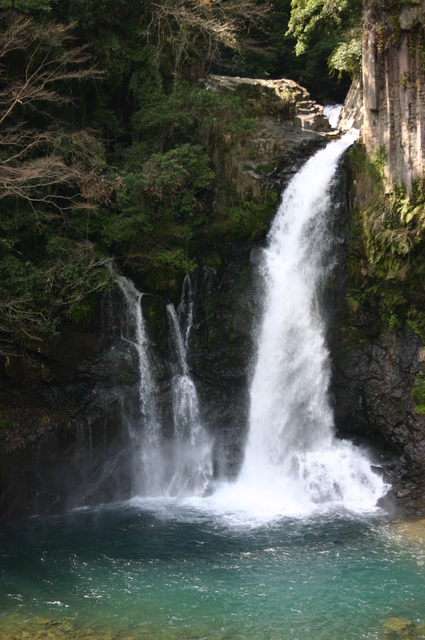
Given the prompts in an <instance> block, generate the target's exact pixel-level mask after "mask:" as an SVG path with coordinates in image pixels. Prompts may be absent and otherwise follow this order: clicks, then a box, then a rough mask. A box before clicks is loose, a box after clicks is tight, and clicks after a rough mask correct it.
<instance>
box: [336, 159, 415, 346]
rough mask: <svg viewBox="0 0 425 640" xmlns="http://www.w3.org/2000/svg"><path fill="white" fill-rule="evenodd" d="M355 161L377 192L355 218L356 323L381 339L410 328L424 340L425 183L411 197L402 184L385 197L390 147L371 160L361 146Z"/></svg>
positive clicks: (352, 296) (353, 306)
mask: <svg viewBox="0 0 425 640" xmlns="http://www.w3.org/2000/svg"><path fill="white" fill-rule="evenodd" d="M352 157H353V161H354V165H355V167H356V170H357V174H358V178H359V180H363V182H366V184H368V185H369V188H370V193H371V195H370V197H369V198H368V200H367V201H366V203H365V206H364V207H363V208H362V210H359V209H355V211H354V216H353V229H352V234H351V237H352V246H351V257H350V260H349V270H350V276H351V290H350V297H349V305H350V307H351V310H352V312H353V316H354V318H355V321H356V324H357V325H362V324H363V325H365V326H367V329H368V332H371V333H375V334H377V333H379V332H380V331H382V330H383V329H397V328H399V327H400V326H401V325H402V324H403V323H407V324H408V325H410V326H411V327H412V329H413V330H414V331H415V332H416V333H418V334H420V335H421V336H422V338H423V337H424V336H425V308H424V302H425V279H424V275H425V263H424V259H423V255H424V250H425V225H424V222H425V180H423V179H419V178H418V179H416V180H415V181H414V182H413V185H412V192H411V194H410V195H408V193H407V189H406V186H405V185H401V186H398V185H396V184H393V185H392V187H391V191H390V192H389V193H385V191H384V165H385V162H386V159H387V154H386V150H385V148H384V147H382V148H378V149H377V151H376V152H375V154H374V156H373V157H372V158H367V157H366V155H365V154H364V152H363V150H362V148H361V147H357V148H355V149H354V150H353V152H352Z"/></svg>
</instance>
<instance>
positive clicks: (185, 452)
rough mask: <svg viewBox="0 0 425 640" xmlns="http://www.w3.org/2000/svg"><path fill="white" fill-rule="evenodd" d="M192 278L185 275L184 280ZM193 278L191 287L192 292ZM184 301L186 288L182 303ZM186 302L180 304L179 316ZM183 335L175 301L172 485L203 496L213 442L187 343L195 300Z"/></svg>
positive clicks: (170, 307) (173, 490)
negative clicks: (189, 362) (202, 414)
mask: <svg viewBox="0 0 425 640" xmlns="http://www.w3.org/2000/svg"><path fill="white" fill-rule="evenodd" d="M188 280H189V277H188V276H186V279H185V282H187V281H188ZM189 287H190V280H189V285H188V288H187V289H186V290H187V291H189V290H190V289H189ZM184 300H185V288H183V293H182V303H183V304H184ZM183 304H181V305H179V307H180V308H179V311H180V315H181V316H183V317H184V313H183V311H182V309H183ZM186 311H187V314H186V316H187V317H186V322H185V323H184V330H185V333H184V336H185V338H183V335H182V331H181V329H180V324H179V319H178V316H177V313H176V310H175V308H174V305H173V304H169V305H167V313H168V318H169V322H170V329H171V337H172V342H173V344H174V348H175V353H176V354H177V366H176V373H175V375H174V377H173V382H172V398H173V419H174V435H175V444H176V446H175V451H174V464H175V471H174V475H173V477H172V481H171V483H170V486H169V491H170V492H171V493H172V494H173V495H176V494H177V495H181V494H187V493H188V492H189V493H190V494H191V495H202V494H203V493H204V492H205V490H206V488H207V486H208V483H209V481H210V479H211V476H212V462H211V442H210V439H209V438H208V436H207V433H206V431H205V429H204V428H203V426H202V424H201V420H200V415H199V402H198V394H197V392H196V387H195V384H194V382H193V380H192V378H191V376H190V374H189V367H188V365H187V357H186V353H187V343H188V339H189V333H190V329H191V326H192V319H193V301H192V300H190V298H189V299H188V303H187V304H186Z"/></svg>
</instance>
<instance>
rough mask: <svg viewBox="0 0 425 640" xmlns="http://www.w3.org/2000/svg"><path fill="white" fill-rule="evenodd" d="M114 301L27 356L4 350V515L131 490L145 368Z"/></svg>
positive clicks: (0, 483) (0, 485)
mask: <svg viewBox="0 0 425 640" xmlns="http://www.w3.org/2000/svg"><path fill="white" fill-rule="evenodd" d="M115 302H116V301H114V300H113V299H112V298H108V296H106V297H105V298H104V299H103V300H102V301H99V306H98V309H97V313H96V316H95V318H94V320H93V321H92V323H91V326H90V327H89V328H87V330H86V331H84V332H82V331H76V330H75V328H72V327H70V328H69V329H68V330H65V329H64V330H63V332H61V333H60V334H59V335H57V336H54V337H49V338H44V339H43V340H41V341H39V342H35V341H29V342H28V344H27V345H26V353H27V358H18V357H9V358H2V359H1V361H0V413H1V416H2V428H0V522H5V521H8V520H11V519H15V518H18V517H23V516H26V515H32V514H33V513H37V512H39V513H43V512H52V511H53V512H54V511H59V510H62V509H64V508H71V507H73V506H78V505H79V504H82V503H88V504H90V503H94V502H97V501H98V500H99V497H100V496H101V499H102V500H108V499H109V500H110V499H113V498H120V497H122V496H123V495H125V494H126V493H128V491H129V487H130V482H131V465H132V450H131V424H130V422H131V410H129V411H127V412H126V413H127V414H128V415H127V416H124V411H123V405H124V403H127V405H128V406H129V408H130V409H131V408H132V407H135V406H136V404H137V378H138V374H137V361H136V354H135V352H134V350H133V349H131V348H129V346H128V345H127V344H125V343H123V341H121V340H120V339H119V323H120V317H119V313H117V309H118V305H117V304H116V303H115ZM106 318H107V322H106ZM28 359H29V360H28ZM129 416H130V417H129Z"/></svg>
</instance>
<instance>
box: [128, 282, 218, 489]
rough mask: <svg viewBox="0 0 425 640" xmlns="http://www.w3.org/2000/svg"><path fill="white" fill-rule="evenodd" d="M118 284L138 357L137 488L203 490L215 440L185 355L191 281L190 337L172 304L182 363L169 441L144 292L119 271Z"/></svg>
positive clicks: (175, 345) (174, 341)
mask: <svg viewBox="0 0 425 640" xmlns="http://www.w3.org/2000/svg"><path fill="white" fill-rule="evenodd" d="M187 278H188V277H187ZM117 284H118V286H119V288H120V290H121V293H122V294H123V297H124V301H125V305H126V313H125V314H124V315H123V322H122V329H121V337H122V338H123V339H124V340H126V341H127V342H129V343H130V344H131V345H132V346H133V347H134V348H135V349H136V352H137V357H138V368H139V407H140V412H139V413H140V418H141V420H140V422H141V424H139V428H138V429H137V430H136V432H135V433H134V436H135V438H136V441H137V442H136V444H137V447H136V449H137V451H138V452H139V451H140V454H138V455H140V460H139V464H136V468H137V473H136V479H135V481H136V485H137V486H138V490H139V492H140V493H141V494H142V495H145V496H148V497H173V496H174V497H185V496H199V495H202V494H203V493H204V492H205V490H206V488H207V486H208V483H209V481H210V478H211V476H212V461H211V448H212V443H211V441H210V439H209V438H208V435H207V433H206V431H205V429H204V428H203V426H202V424H201V420H200V416H199V402H198V396H197V392H196V387H195V385H194V383H193V380H192V378H191V376H190V373H189V367H188V365H187V359H186V347H187V341H188V339H189V334H190V329H191V326H192V318H193V296H192V292H191V286H190V280H189V283H187V282H186V280H185V285H184V288H183V296H182V305H181V309H179V311H180V316H181V319H182V323H183V326H184V331H185V334H184V335H185V339H183V336H182V332H181V329H180V324H179V319H178V317H177V314H176V310H175V309H174V306H173V305H172V304H169V305H167V315H168V318H169V323H170V334H171V347H172V351H173V353H174V354H175V355H176V356H177V357H176V360H177V368H176V372H175V375H174V376H173V380H172V402H173V423H174V424H173V426H174V437H173V438H172V439H171V440H168V441H167V440H165V439H164V438H163V437H162V424H161V420H160V418H159V410H158V406H157V398H156V390H155V382H154V378H153V375H152V354H151V353H150V347H149V340H148V336H147V334H146V329H145V323H144V319H143V314H142V307H141V300H142V296H143V294H142V293H140V291H138V290H137V289H136V287H135V286H134V284H133V283H132V282H131V280H128V279H127V278H125V277H124V276H117Z"/></svg>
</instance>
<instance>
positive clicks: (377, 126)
mask: <svg viewBox="0 0 425 640" xmlns="http://www.w3.org/2000/svg"><path fill="white" fill-rule="evenodd" d="M401 6H402V7H403V8H402V9H401V11H399V12H398V13H397V12H396V13H394V11H395V10H394V7H393V6H392V5H391V6H390V3H381V4H380V5H379V7H380V8H379V9H378V8H377V5H376V4H373V5H372V4H371V5H370V6H369V7H366V14H365V16H366V17H365V20H366V23H365V27H366V28H365V36H364V41H363V88H364V126H363V129H362V137H363V141H364V143H365V145H366V150H367V152H368V153H369V154H370V155H372V154H373V152H374V151H375V150H376V149H377V148H378V147H380V146H385V148H386V151H387V155H388V161H387V164H386V168H385V170H386V179H387V188H388V189H390V187H391V182H396V183H397V184H401V183H402V182H404V183H405V184H406V186H407V188H408V190H410V188H411V185H412V180H413V179H414V178H416V177H418V176H421V177H422V175H423V170H424V148H425V76H424V73H423V68H424V54H423V45H422V41H423V28H424V25H425V13H424V11H425V10H424V3H423V2H420V3H416V2H415V3H411V4H409V5H407V6H405V5H401Z"/></svg>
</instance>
